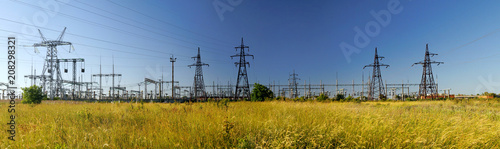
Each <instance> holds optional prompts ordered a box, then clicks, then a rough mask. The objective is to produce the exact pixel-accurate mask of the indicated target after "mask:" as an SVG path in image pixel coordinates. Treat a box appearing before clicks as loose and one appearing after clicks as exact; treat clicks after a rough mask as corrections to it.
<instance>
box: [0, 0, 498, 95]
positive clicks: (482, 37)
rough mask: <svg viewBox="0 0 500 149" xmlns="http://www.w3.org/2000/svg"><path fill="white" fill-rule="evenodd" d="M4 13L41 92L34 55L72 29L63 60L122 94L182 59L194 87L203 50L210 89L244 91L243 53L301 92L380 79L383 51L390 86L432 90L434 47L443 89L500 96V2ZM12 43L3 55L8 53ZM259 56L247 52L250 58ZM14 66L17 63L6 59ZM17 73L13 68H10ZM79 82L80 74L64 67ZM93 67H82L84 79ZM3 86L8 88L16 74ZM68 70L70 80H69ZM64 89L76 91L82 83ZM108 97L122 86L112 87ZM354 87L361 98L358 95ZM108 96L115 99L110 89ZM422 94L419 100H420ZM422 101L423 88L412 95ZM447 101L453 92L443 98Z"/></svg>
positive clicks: (180, 70) (245, 0) (133, 4)
mask: <svg viewBox="0 0 500 149" xmlns="http://www.w3.org/2000/svg"><path fill="white" fill-rule="evenodd" d="M1 4H2V6H3V7H2V9H1V10H0V12H1V14H2V15H1V16H0V24H1V27H0V38H4V40H5V41H7V39H6V38H7V37H9V36H16V38H17V40H18V43H17V45H18V53H17V54H18V55H17V56H18V58H17V60H18V61H19V62H20V63H18V64H19V65H18V75H19V76H20V78H19V79H18V81H19V82H18V84H19V85H20V86H29V85H30V81H29V80H27V79H26V80H25V78H24V77H23V76H24V75H29V74H31V66H32V64H33V66H34V68H35V69H36V73H37V74H38V75H39V74H41V71H42V69H43V62H44V59H45V54H46V51H47V50H46V49H44V48H37V50H38V52H36V50H35V48H33V47H29V46H30V45H33V44H34V43H39V42H40V41H41V38H40V35H39V33H38V30H37V29H40V30H41V32H42V33H43V35H44V36H45V37H46V38H47V39H52V40H54V39H57V38H58V36H59V34H60V32H61V31H62V30H63V29H64V27H67V30H66V33H65V35H64V37H63V40H64V41H69V42H72V43H73V46H74V51H73V50H72V49H71V48H70V47H69V46H61V47H59V48H58V56H59V58H84V59H85V61H86V62H85V69H86V71H85V73H78V75H79V77H82V79H83V81H86V82H88V81H90V80H91V74H98V73H99V64H100V63H101V64H102V73H103V74H108V73H112V66H113V63H114V72H115V73H118V74H122V75H123V76H122V77H121V79H120V80H116V84H120V86H122V87H127V90H130V89H133V90H137V88H138V86H137V83H139V82H141V81H143V80H144V78H145V77H147V78H152V79H155V80H157V79H161V77H162V75H163V77H164V79H165V80H170V77H171V70H172V66H171V63H170V59H169V58H170V57H171V56H172V55H173V56H174V57H176V58H177V62H176V63H175V78H176V80H179V81H180V85H182V86H189V85H192V84H193V76H194V71H195V69H194V68H189V67H187V66H188V65H190V64H193V63H194V60H193V59H191V57H193V56H196V54H197V48H198V47H200V48H201V56H202V61H203V62H205V63H207V64H209V65H210V66H209V67H204V68H203V72H204V79H205V84H212V83H213V82H215V84H228V82H229V83H231V84H235V80H236V77H237V72H238V68H237V67H235V65H234V62H237V59H231V58H230V56H231V55H234V54H236V53H237V51H235V49H234V47H235V46H239V45H240V44H241V38H242V37H243V38H244V43H245V45H248V46H249V47H250V50H249V53H250V54H253V55H254V56H255V59H248V62H250V67H249V68H248V76H249V82H250V84H253V83H255V82H259V83H261V84H268V83H270V82H273V81H275V83H276V84H278V82H279V83H280V84H287V83H288V78H289V74H290V73H292V72H293V71H294V70H295V72H296V73H297V74H299V78H301V80H300V81H299V84H303V83H304V80H305V81H307V83H309V82H311V83H312V84H319V83H320V81H321V82H322V83H323V84H335V79H336V74H338V79H339V83H352V81H353V80H354V82H355V83H361V80H362V79H361V78H362V75H363V74H364V76H365V79H364V80H365V81H367V78H368V76H370V75H371V74H369V73H370V72H371V71H372V69H369V68H366V69H363V66H364V65H368V64H370V63H372V62H373V56H374V49H375V47H378V53H379V55H381V56H384V57H385V59H383V60H382V61H381V62H382V63H384V64H388V65H390V67H388V68H385V67H384V68H382V76H383V79H384V81H387V83H401V82H402V81H403V82H405V83H414V84H417V83H420V79H421V75H422V67H421V65H416V66H413V67H412V64H413V63H416V62H419V61H422V60H423V59H424V52H425V45H426V44H429V49H430V51H431V52H432V53H437V54H439V55H437V56H434V57H432V60H435V61H440V62H444V64H442V65H439V66H437V65H433V66H432V67H433V72H434V78H435V80H436V81H437V83H438V84H439V88H440V89H447V88H450V89H451V92H452V93H455V94H456V93H464V94H476V93H482V92H485V91H488V92H495V93H499V92H500V69H496V66H497V64H498V63H499V62H500V59H498V58H497V57H498V56H499V55H500V50H499V48H500V42H498V39H500V33H499V31H500V19H499V18H500V1H432V0H418V1H412V0H400V1H397V0H380V1H372V0H350V1H329V0H319V1H306V0H273V1H265V0H258V1H250V0H204V1H200V0H183V1H174V0H156V1H152V0H148V1H137V0H119V1H118V0H56V1H55V0H6V1H2V2H1ZM6 43H7V42H2V43H0V46H4V47H5V48H4V49H6V48H7V44H6ZM245 52H247V51H245ZM0 61H1V62H2V63H7V52H6V50H5V52H0ZM4 66H5V65H4ZM61 67H62V69H63V68H66V67H67V68H68V69H69V71H70V72H71V70H72V65H71V64H68V65H67V66H66V64H63V65H61ZM80 67H81V65H80V64H78V68H80ZM3 68H4V70H5V71H1V72H4V73H0V78H1V79H0V82H7V77H6V70H7V68H6V66H5V67H3ZM61 71H62V70H61ZM62 73H63V74H62V75H63V79H65V80H71V78H72V75H71V73H64V72H62ZM103 86H104V87H103V88H108V89H109V86H111V79H108V80H106V79H103ZM346 88H349V87H346ZM105 90H107V89H105ZM417 90H418V89H417ZM417 90H415V89H412V92H416V91H417ZM440 92H442V91H440Z"/></svg>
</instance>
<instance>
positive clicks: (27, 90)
mask: <svg viewBox="0 0 500 149" xmlns="http://www.w3.org/2000/svg"><path fill="white" fill-rule="evenodd" d="M21 89H22V90H23V101H21V103H24V104H40V103H42V99H43V98H44V97H45V98H46V96H45V95H44V94H43V92H42V87H40V86H36V85H33V86H30V87H24V88H21Z"/></svg>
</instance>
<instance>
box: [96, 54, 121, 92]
mask: <svg viewBox="0 0 500 149" xmlns="http://www.w3.org/2000/svg"><path fill="white" fill-rule="evenodd" d="M92 77H99V88H100V90H101V91H100V92H101V93H100V95H99V99H102V98H101V97H102V77H111V78H112V87H111V88H110V92H109V93H110V94H111V95H113V98H114V97H115V96H114V94H115V77H118V78H119V80H121V77H122V74H115V63H114V62H113V70H112V73H111V74H102V66H101V64H99V74H93V75H92ZM111 91H112V92H113V93H111ZM111 95H110V97H111Z"/></svg>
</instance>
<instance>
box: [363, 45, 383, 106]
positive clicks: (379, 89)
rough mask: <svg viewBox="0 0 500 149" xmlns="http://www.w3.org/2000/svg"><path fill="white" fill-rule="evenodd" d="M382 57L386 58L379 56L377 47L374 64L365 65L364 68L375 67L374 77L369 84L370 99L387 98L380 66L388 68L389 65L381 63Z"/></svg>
mask: <svg viewBox="0 0 500 149" xmlns="http://www.w3.org/2000/svg"><path fill="white" fill-rule="evenodd" d="M382 59H384V57H383V56H378V54H377V48H375V58H374V60H373V64H370V65H366V66H365V67H363V69H365V68H366V67H373V74H372V79H371V81H370V86H369V88H370V89H369V90H368V100H374V99H378V100H380V99H382V98H386V95H385V88H384V82H383V81H382V74H381V72H380V66H382V67H384V66H385V68H387V67H389V65H386V64H381V63H380V62H379V61H380V60H382Z"/></svg>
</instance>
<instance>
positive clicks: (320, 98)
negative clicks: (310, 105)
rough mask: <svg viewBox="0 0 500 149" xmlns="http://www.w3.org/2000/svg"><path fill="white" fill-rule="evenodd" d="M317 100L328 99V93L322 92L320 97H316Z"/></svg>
mask: <svg viewBox="0 0 500 149" xmlns="http://www.w3.org/2000/svg"><path fill="white" fill-rule="evenodd" d="M316 100H318V101H325V100H328V95H325V94H323V93H321V94H320V95H319V96H318V98H316Z"/></svg>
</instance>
